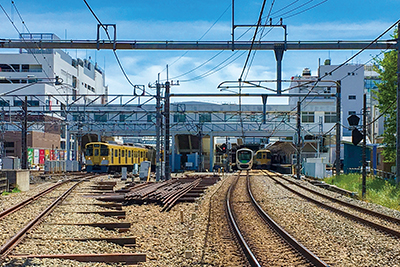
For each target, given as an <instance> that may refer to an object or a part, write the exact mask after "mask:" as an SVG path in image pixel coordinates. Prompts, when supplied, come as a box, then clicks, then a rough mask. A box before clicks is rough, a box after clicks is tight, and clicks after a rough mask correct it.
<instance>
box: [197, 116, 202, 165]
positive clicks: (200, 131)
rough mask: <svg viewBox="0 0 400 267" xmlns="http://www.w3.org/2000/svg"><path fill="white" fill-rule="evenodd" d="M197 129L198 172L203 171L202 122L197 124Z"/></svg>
mask: <svg viewBox="0 0 400 267" xmlns="http://www.w3.org/2000/svg"><path fill="white" fill-rule="evenodd" d="M198 129H199V166H198V168H197V171H198V172H201V171H203V132H202V130H203V123H202V122H200V124H199V125H198Z"/></svg>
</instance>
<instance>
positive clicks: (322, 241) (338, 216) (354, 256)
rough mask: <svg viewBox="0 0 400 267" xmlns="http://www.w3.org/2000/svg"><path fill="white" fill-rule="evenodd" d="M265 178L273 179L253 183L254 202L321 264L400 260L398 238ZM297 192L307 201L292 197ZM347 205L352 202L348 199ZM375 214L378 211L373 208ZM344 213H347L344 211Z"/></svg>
mask: <svg viewBox="0 0 400 267" xmlns="http://www.w3.org/2000/svg"><path fill="white" fill-rule="evenodd" d="M269 174H270V175H271V176H273V178H274V179H271V178H269V177H268V176H266V175H265V172H263V173H262V174H261V173H260V174H259V175H258V176H257V177H256V178H255V179H254V186H253V187H252V189H253V191H254V194H255V197H256V199H257V200H258V201H259V203H260V204H261V206H262V208H263V209H264V210H266V211H268V213H269V214H270V215H271V216H272V217H273V218H274V219H275V220H276V221H277V222H278V223H279V224H281V225H282V226H283V227H284V228H285V229H286V230H287V231H289V232H290V234H291V235H293V236H294V237H295V238H296V239H297V240H300V241H301V242H302V244H304V245H305V246H306V247H307V248H309V249H310V250H311V251H313V252H315V253H316V254H317V256H319V257H320V258H321V259H323V260H324V261H325V262H328V263H329V264H330V265H332V266H346V267H348V266H395V265H396V264H398V262H399V260H400V257H399V255H400V248H399V245H400V239H399V238H398V237H396V236H395V235H393V234H388V233H387V232H384V231H382V230H378V229H376V228H373V227H371V226H368V225H366V224H365V223H361V222H359V221H356V220H355V219H352V218H351V217H348V216H344V215H343V214H342V213H341V212H342V211H344V210H346V209H350V208H349V207H347V206H343V205H340V204H339V203H336V202H332V201H330V200H328V199H323V198H322V197H320V196H318V195H315V194H312V193H311V192H309V191H308V190H305V189H302V188H300V187H297V186H296V185H294V184H291V183H289V182H288V181H286V180H283V179H281V178H279V175H278V174H276V173H271V172H269ZM289 180H290V181H293V182H294V183H296V184H297V183H298V184H301V185H303V186H306V187H308V188H313V187H314V186H312V185H309V184H307V183H306V182H302V181H297V180H294V179H290V178H289ZM282 185H284V186H286V187H284V186H282ZM289 188H290V189H291V190H289ZM314 190H316V191H318V192H319V193H324V194H327V195H329V196H335V195H336V194H334V193H332V192H330V191H326V192H324V190H323V189H320V188H315V189H314ZM299 191H301V194H304V195H306V196H307V197H308V198H303V197H301V196H300V195H299V194H297V193H296V192H299ZM336 197H338V198H339V199H340V200H342V201H343V200H345V199H346V198H344V197H343V196H341V195H336ZM342 198H343V199H342ZM314 200H315V201H316V200H318V201H321V202H322V203H323V204H325V205H328V206H329V205H331V204H332V205H336V206H337V207H336V208H338V209H339V210H340V211H341V212H340V213H337V212H335V211H334V210H333V209H331V208H328V207H325V206H324V205H318V204H317V203H316V202H315V201H314ZM348 201H349V202H352V201H354V200H352V199H348ZM354 202H356V201H354ZM375 210H376V211H379V209H378V208H377V207H376V208H375ZM346 212H347V213H350V212H349V211H348V210H346ZM388 213H389V212H388ZM365 216H366V215H365ZM368 216H370V215H368ZM370 217H371V216H370Z"/></svg>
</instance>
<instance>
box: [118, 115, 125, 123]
mask: <svg viewBox="0 0 400 267" xmlns="http://www.w3.org/2000/svg"><path fill="white" fill-rule="evenodd" d="M119 121H120V122H124V121H125V114H121V115H119Z"/></svg>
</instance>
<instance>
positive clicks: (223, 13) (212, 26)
mask: <svg viewBox="0 0 400 267" xmlns="http://www.w3.org/2000/svg"><path fill="white" fill-rule="evenodd" d="M231 6H232V4H229V5H228V7H227V8H226V9H225V10H224V12H222V14H221V15H220V16H219V17H218V18H217V20H216V21H215V22H214V23H213V24H212V25H211V26H210V27H209V28H208V29H207V30H206V31H205V33H203V35H202V36H201V37H200V38H199V39H198V40H197V41H201V40H202V39H203V38H204V37H205V36H206V35H207V33H208V32H209V31H210V30H211V29H212V28H214V26H215V25H216V24H217V23H218V21H219V20H220V19H221V18H222V17H223V16H224V15H225V13H226V12H227V11H228V10H229V8H230V7H231ZM223 51H224V50H222V51H220V53H222V52H223ZM187 53H189V50H188V51H185V52H184V53H183V54H182V55H181V56H180V57H179V58H177V59H176V60H175V61H174V62H172V63H171V64H168V66H172V65H173V64H175V63H176V62H178V61H179V60H180V59H182V58H183V57H184V56H185V55H186V54H187ZM220 53H218V54H217V55H219V54H220ZM215 57H216V56H213V57H212V58H211V59H210V60H208V61H207V62H209V61H211V60H212V59H213V58H215ZM204 64H206V63H204ZM204 64H201V65H199V66H198V67H196V68H194V69H192V70H191V71H188V72H186V73H184V74H181V75H179V76H177V77H174V78H173V79H176V78H179V77H181V76H184V75H186V74H189V73H191V72H193V71H195V70H196V69H198V68H200V67H201V66H203V65H204ZM166 69H167V68H166V67H165V68H164V69H163V70H162V71H161V72H163V71H165V70H166ZM161 72H160V73H161Z"/></svg>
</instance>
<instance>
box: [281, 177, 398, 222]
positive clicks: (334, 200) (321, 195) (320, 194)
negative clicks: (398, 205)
mask: <svg viewBox="0 0 400 267" xmlns="http://www.w3.org/2000/svg"><path fill="white" fill-rule="evenodd" d="M275 174H276V175H278V176H279V177H280V178H282V179H284V180H285V181H288V182H289V183H291V184H294V185H296V186H298V187H300V188H302V189H304V190H306V191H308V192H311V193H313V194H316V195H318V196H320V197H323V198H326V199H329V200H331V201H333V202H337V203H340V204H341V205H345V206H348V207H350V208H353V209H355V210H358V211H361V212H363V213H365V214H369V215H373V216H376V217H380V218H382V219H385V220H388V221H391V222H394V223H397V224H400V219H398V218H395V217H392V216H389V215H386V214H383V213H380V212H376V211H373V210H369V209H366V208H363V207H360V206H357V205H354V204H351V203H348V202H345V201H343V200H340V199H337V198H334V197H331V196H328V195H325V194H323V193H320V192H318V191H315V190H313V189H311V188H308V187H306V186H304V185H301V184H298V183H297V182H294V181H290V180H289V179H287V178H286V177H284V176H283V175H282V174H280V173H275Z"/></svg>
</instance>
